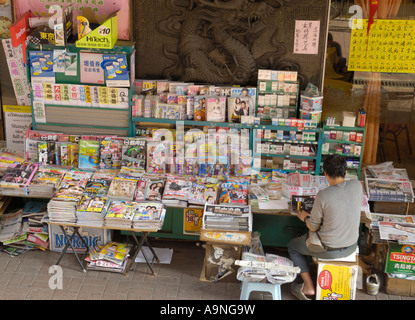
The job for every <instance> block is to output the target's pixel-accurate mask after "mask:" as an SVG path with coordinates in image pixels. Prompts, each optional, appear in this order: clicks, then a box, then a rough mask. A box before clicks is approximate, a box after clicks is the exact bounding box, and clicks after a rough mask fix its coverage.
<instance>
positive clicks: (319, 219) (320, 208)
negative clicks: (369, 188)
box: [288, 155, 363, 300]
mask: <svg viewBox="0 0 415 320" xmlns="http://www.w3.org/2000/svg"><path fill="white" fill-rule="evenodd" d="M346 168H347V167H346V160H345V159H344V158H343V157H342V156H340V155H329V156H328V157H327V158H326V160H325V161H324V164H323V170H324V174H325V176H326V178H327V181H328V183H329V187H327V188H326V189H324V190H321V191H320V192H319V193H318V194H317V196H316V198H315V201H314V204H313V209H312V210H311V214H309V213H307V212H305V211H300V212H299V213H298V218H299V219H300V220H302V221H304V222H305V223H306V225H307V228H308V229H309V230H311V231H316V232H317V234H318V235H319V237H320V240H321V242H322V244H323V245H324V247H325V248H326V250H325V251H324V252H319V253H315V252H312V251H310V249H309V248H308V247H307V244H306V240H307V237H308V233H306V234H304V235H303V236H300V237H298V238H294V239H292V240H291V241H290V242H289V244H288V253H289V255H290V259H291V260H292V261H293V263H294V265H295V266H297V267H299V268H300V269H301V271H300V276H301V278H302V280H303V283H301V284H299V283H294V282H293V283H292V284H291V292H292V293H293V294H294V295H295V296H296V297H297V298H299V299H302V300H310V299H309V298H308V297H307V296H312V295H314V294H315V288H314V284H313V281H312V279H311V276H310V272H309V268H308V264H307V256H314V257H316V258H321V259H336V258H343V257H347V256H348V255H350V254H352V253H353V252H354V251H355V249H356V246H357V240H358V237H359V224H360V212H361V205H362V201H363V188H362V185H361V183H360V182H359V181H358V180H357V179H353V180H348V181H346V180H345V179H344V177H345V175H346Z"/></svg>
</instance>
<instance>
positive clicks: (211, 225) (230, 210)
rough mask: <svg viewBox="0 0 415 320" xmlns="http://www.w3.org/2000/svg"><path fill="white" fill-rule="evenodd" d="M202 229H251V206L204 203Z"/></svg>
mask: <svg viewBox="0 0 415 320" xmlns="http://www.w3.org/2000/svg"><path fill="white" fill-rule="evenodd" d="M202 227H203V229H207V230H226V231H252V213H251V206H244V207H241V206H235V205H213V204H212V205H211V204H206V205H205V210H204V213H203V224H202Z"/></svg>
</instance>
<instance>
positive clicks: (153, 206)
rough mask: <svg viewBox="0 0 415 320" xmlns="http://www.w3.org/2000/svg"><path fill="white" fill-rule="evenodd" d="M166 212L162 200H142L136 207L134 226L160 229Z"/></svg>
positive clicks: (135, 227)
mask: <svg viewBox="0 0 415 320" xmlns="http://www.w3.org/2000/svg"><path fill="white" fill-rule="evenodd" d="M165 213H166V209H165V208H164V206H163V204H161V203H160V202H142V203H140V204H139V205H138V206H137V208H136V209H135V212H134V217H133V224H132V226H133V228H134V229H147V230H160V229H161V228H162V226H163V223H164V216H165Z"/></svg>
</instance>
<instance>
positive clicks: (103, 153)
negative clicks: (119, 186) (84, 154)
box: [98, 138, 123, 169]
mask: <svg viewBox="0 0 415 320" xmlns="http://www.w3.org/2000/svg"><path fill="white" fill-rule="evenodd" d="M122 147H123V142H122V140H121V139H117V138H109V139H104V140H102V141H101V144H100V150H99V166H98V167H99V168H100V169H117V168H120V167H121V151H122Z"/></svg>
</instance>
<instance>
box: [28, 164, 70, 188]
mask: <svg viewBox="0 0 415 320" xmlns="http://www.w3.org/2000/svg"><path fill="white" fill-rule="evenodd" d="M65 172H66V170H65V169H61V168H44V167H39V168H38V170H37V171H36V173H35V175H34V176H33V179H32V181H31V182H30V184H31V185H42V184H43V185H51V186H53V187H57V186H58V185H59V183H60V181H61V180H62V177H63V176H64V174H65Z"/></svg>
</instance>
